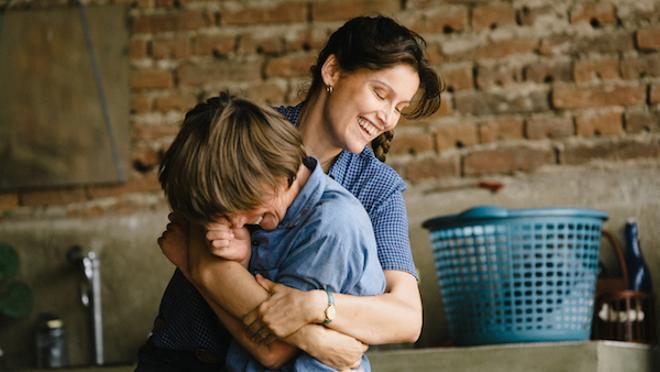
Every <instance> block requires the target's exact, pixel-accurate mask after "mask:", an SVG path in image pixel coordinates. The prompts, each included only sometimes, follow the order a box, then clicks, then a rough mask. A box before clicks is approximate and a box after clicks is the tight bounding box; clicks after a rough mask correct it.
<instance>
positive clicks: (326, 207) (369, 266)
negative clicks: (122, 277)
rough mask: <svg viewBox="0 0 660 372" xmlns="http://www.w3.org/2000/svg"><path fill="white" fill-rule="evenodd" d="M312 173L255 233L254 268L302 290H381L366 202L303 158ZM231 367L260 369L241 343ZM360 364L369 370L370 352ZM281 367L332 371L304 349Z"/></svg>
mask: <svg viewBox="0 0 660 372" xmlns="http://www.w3.org/2000/svg"><path fill="white" fill-rule="evenodd" d="M305 165H307V166H308V167H309V168H310V169H312V170H313V171H312V174H311V176H310V178H309V179H308V180H307V183H306V184H305V185H304V186H303V188H302V190H301V191H300V193H299V194H298V195H297V197H296V198H295V200H294V201H293V203H292V204H291V205H290V206H289V209H288V210H287V212H286V214H285V216H284V218H283V219H282V221H281V222H280V224H279V225H278V227H277V228H276V229H275V230H272V231H265V230H257V231H255V232H253V234H252V240H253V246H252V258H251V260H250V271H251V272H252V273H253V274H257V273H258V274H261V275H263V276H265V277H267V278H269V279H270V280H273V281H276V282H278V283H282V284H285V285H287V286H290V287H294V288H297V289H300V290H304V291H305V290H312V289H324V288H328V289H330V290H332V291H333V292H336V293H347V294H352V295H360V296H370V295H377V294H381V293H383V291H384V289H385V276H384V274H383V269H382V268H381V266H380V263H379V262H378V256H377V253H376V240H375V238H374V232H373V229H372V227H371V221H370V220H369V216H368V215H367V213H366V211H365V210H364V207H362V204H360V202H359V201H358V200H357V199H356V198H355V197H354V196H353V195H351V193H349V192H348V191H346V189H344V188H343V187H342V186H341V185H339V184H338V183H337V182H335V181H334V180H332V179H331V178H330V177H328V176H327V175H326V174H324V173H323V169H321V167H320V165H319V164H318V161H317V160H316V159H314V158H307V159H306V161H305ZM226 365H227V368H228V370H229V371H262V370H263V368H264V367H262V366H261V365H260V364H259V363H258V362H257V361H256V360H255V359H254V358H252V356H251V355H250V354H249V353H248V352H247V351H246V350H245V349H243V348H242V347H241V346H240V345H239V344H238V343H237V342H235V341H232V343H231V345H230V347H229V352H228V353H227V363H226ZM361 367H362V368H363V369H364V370H365V371H369V370H370V368H369V362H368V360H367V357H366V356H363V357H362V364H361ZM282 370H283V371H334V369H332V368H330V367H328V366H326V365H324V364H322V363H321V362H319V361H318V360H316V359H314V358H313V357H311V356H310V355H309V354H306V353H301V354H300V355H299V356H298V357H297V358H295V359H294V360H292V361H291V362H289V363H288V364H287V365H286V366H284V367H283V368H282Z"/></svg>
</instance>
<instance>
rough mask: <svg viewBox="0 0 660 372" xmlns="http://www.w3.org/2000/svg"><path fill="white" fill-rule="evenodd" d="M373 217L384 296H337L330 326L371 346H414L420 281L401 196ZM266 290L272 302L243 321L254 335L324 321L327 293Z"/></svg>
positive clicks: (418, 325)
mask: <svg viewBox="0 0 660 372" xmlns="http://www.w3.org/2000/svg"><path fill="white" fill-rule="evenodd" d="M370 217H371V222H372V226H373V227H374V234H375V237H376V243H377V245H378V250H379V257H381V265H382V266H383V267H384V269H385V270H384V273H385V280H386V288H385V294H383V295H378V296H369V297H366V296H349V295H336V296H335V303H336V305H335V306H336V309H337V315H336V317H335V320H333V321H332V322H331V323H330V324H329V325H328V326H329V327H330V328H332V329H335V330H337V331H339V332H342V333H345V334H347V335H349V336H353V337H355V338H357V339H358V340H360V341H362V342H364V343H367V344H369V345H380V344H388V343H401V342H415V341H416V340H417V339H418V338H419V335H420V333H421V328H422V304H421V299H420V295H419V288H418V287H417V280H416V278H415V277H414V276H413V275H412V274H410V272H414V270H415V267H414V265H413V263H412V254H411V253H410V248H409V247H410V243H409V240H408V219H407V214H406V207H405V203H404V200H403V196H402V195H401V193H400V192H395V193H393V194H391V195H390V196H389V197H388V198H386V199H385V200H384V201H383V202H381V203H380V205H379V207H378V208H377V210H376V211H375V212H374V213H373V215H371V216H370ZM262 282H265V281H263V280H262ZM271 284H272V283H271ZM266 288H267V289H268V290H269V292H270V294H271V296H270V298H269V299H268V301H266V302H265V303H263V304H262V305H260V306H259V308H258V309H256V310H255V311H253V312H251V313H250V314H248V316H246V317H245V318H244V319H243V322H244V323H245V324H246V325H248V326H249V331H250V333H255V332H260V331H259V330H260V329H261V328H268V329H269V331H270V332H272V333H274V334H275V335H278V336H280V337H281V336H282V335H286V334H289V333H291V332H293V331H295V330H296V329H298V328H300V327H301V326H302V325H303V324H307V323H317V322H320V321H323V319H325V314H324V310H325V308H326V307H327V295H326V294H325V293H324V292H323V291H309V292H301V291H298V290H296V289H293V288H289V287H285V286H283V285H279V284H272V285H271V286H270V287H268V286H267V285H266ZM261 332H262V333H263V331H261Z"/></svg>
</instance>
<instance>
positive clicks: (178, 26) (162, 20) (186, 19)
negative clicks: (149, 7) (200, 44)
mask: <svg viewBox="0 0 660 372" xmlns="http://www.w3.org/2000/svg"><path fill="white" fill-rule="evenodd" d="M213 23H214V21H213V16H212V15H211V14H208V13H207V12H205V11H202V10H188V11H177V12H173V13H168V14H155V15H140V16H137V17H135V18H133V19H132V30H133V34H141V33H153V34H155V33H160V32H174V31H178V32H181V31H192V30H197V29H201V28H206V27H210V26H213Z"/></svg>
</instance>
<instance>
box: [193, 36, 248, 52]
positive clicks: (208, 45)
mask: <svg viewBox="0 0 660 372" xmlns="http://www.w3.org/2000/svg"><path fill="white" fill-rule="evenodd" d="M236 39H237V36H236V35H234V34H212V35H199V36H198V37H197V38H195V42H194V45H195V47H194V53H195V55H201V56H212V55H218V54H221V55H226V54H228V53H230V52H233V51H234V50H235V49H236Z"/></svg>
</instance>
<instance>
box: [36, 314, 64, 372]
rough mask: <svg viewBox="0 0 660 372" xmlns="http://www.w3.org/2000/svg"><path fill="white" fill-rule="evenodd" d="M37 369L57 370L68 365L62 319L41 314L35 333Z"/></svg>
mask: <svg viewBox="0 0 660 372" xmlns="http://www.w3.org/2000/svg"><path fill="white" fill-rule="evenodd" d="M35 342H36V347H37V367H39V368H59V367H66V366H67V365H68V364H69V355H68V348H67V338H66V330H65V329H64V323H63V322H62V319H60V318H59V317H57V316H55V315H52V314H41V315H40V317H39V320H38V324H37V329H36V333H35Z"/></svg>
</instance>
